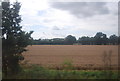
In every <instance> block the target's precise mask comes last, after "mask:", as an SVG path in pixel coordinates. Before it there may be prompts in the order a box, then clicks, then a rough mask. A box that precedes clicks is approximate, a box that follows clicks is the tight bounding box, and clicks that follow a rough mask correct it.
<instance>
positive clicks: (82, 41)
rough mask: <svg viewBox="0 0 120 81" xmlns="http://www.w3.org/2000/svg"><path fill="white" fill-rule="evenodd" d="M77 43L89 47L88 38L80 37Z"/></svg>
mask: <svg viewBox="0 0 120 81" xmlns="http://www.w3.org/2000/svg"><path fill="white" fill-rule="evenodd" d="M78 41H79V43H80V44H82V45H90V37H88V36H87V37H86V36H82V37H81V38H79V39H78Z"/></svg>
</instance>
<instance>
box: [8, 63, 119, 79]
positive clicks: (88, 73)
mask: <svg viewBox="0 0 120 81" xmlns="http://www.w3.org/2000/svg"><path fill="white" fill-rule="evenodd" d="M117 78H118V72H117V71H99V70H69V69H68V70H50V69H47V68H43V67H40V66H36V65H34V66H31V67H27V68H24V69H23V71H22V72H20V73H19V74H18V75H14V76H9V77H7V78H6V79H117Z"/></svg>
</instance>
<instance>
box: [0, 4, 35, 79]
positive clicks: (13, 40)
mask: <svg viewBox="0 0 120 81" xmlns="http://www.w3.org/2000/svg"><path fill="white" fill-rule="evenodd" d="M20 7H21V5H20V3H19V2H15V3H14V4H10V2H2V27H1V29H2V64H3V65H2V69H3V70H2V71H3V74H5V76H6V77H7V75H8V74H16V73H18V72H19V70H20V69H19V68H20V65H19V61H21V60H23V59H24V57H23V56H22V54H21V53H22V52H24V51H26V49H25V47H26V46H27V45H29V44H31V39H32V38H31V34H32V33H33V31H30V32H29V33H27V32H25V31H22V29H21V28H22V26H20V22H21V16H20V15H19V10H20Z"/></svg>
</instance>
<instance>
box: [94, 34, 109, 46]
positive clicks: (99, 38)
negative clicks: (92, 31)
mask: <svg viewBox="0 0 120 81" xmlns="http://www.w3.org/2000/svg"><path fill="white" fill-rule="evenodd" d="M94 39H95V44H97V45H102V44H104V45H106V44H107V42H108V38H107V36H106V34H103V33H102V32H98V33H97V34H96V35H95V36H94Z"/></svg>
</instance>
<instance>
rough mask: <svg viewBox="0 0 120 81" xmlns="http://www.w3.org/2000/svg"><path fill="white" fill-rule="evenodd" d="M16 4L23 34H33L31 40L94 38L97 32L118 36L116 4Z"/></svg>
mask: <svg viewBox="0 0 120 81" xmlns="http://www.w3.org/2000/svg"><path fill="white" fill-rule="evenodd" d="M11 1H14V0H11ZM18 1H20V2H21V4H22V6H21V10H20V14H21V15H22V16H21V17H22V20H23V21H22V23H21V25H22V26H23V30H25V31H31V30H33V31H34V33H33V34H32V37H33V38H34V39H39V38H42V39H44V38H63V37H66V36H67V35H73V36H76V37H77V38H78V37H81V36H94V35H95V34H96V33H97V32H103V33H105V34H107V35H108V36H110V35H112V34H116V35H117V34H118V3H117V2H75V1H74V2H54V1H51V2H50V1H48V0H18Z"/></svg>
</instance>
